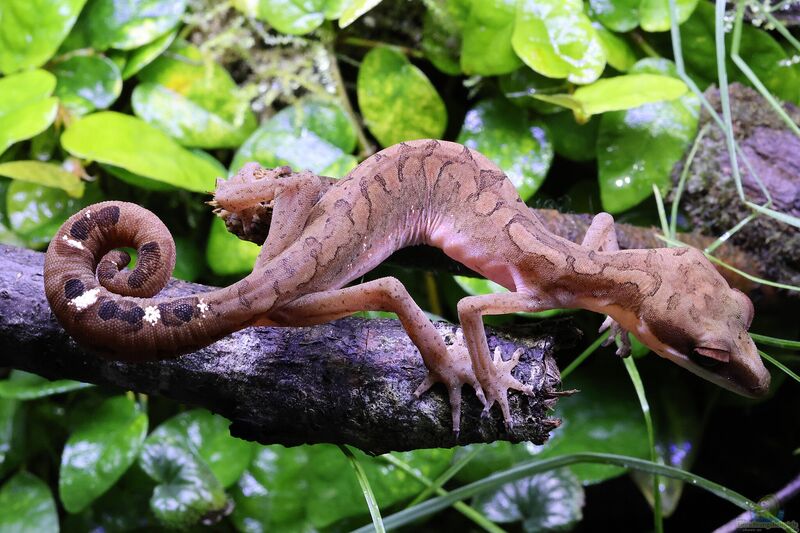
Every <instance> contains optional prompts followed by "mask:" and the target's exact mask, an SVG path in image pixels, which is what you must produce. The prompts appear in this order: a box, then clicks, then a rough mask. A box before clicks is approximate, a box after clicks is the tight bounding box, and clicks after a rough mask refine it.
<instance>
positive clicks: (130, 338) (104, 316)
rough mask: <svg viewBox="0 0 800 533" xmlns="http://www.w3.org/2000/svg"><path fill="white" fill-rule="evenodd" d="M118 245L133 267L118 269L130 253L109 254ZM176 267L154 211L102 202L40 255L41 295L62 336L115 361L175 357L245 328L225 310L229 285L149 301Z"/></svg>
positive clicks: (71, 223)
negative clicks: (127, 249)
mask: <svg viewBox="0 0 800 533" xmlns="http://www.w3.org/2000/svg"><path fill="white" fill-rule="evenodd" d="M120 247H134V248H136V249H137V252H138V260H137V264H136V268H134V269H133V270H122V269H124V267H125V266H126V265H127V264H128V262H129V261H130V256H129V255H128V254H127V253H125V252H123V251H120V250H115V248H120ZM174 267H175V243H174V241H173V240H172V235H170V232H169V230H168V229H167V227H166V226H165V225H164V224H163V223H162V222H161V221H160V220H159V219H158V218H157V217H156V216H155V215H154V214H152V213H151V212H149V211H147V210H146V209H144V208H142V207H139V206H138V205H136V204H131V203H127V202H102V203H99V204H94V205H91V206H89V207H87V208H85V209H82V210H81V211H79V212H78V213H76V214H75V215H73V216H72V217H70V218H69V220H67V221H66V222H65V223H64V225H63V226H61V228H60V229H59V230H58V233H56V235H55V237H54V238H53V240H52V242H51V243H50V246H49V248H48V249H47V255H46V257H45V263H44V286H45V293H46V295H47V300H48V301H49V302H50V307H51V308H52V309H53V313H55V315H56V317H57V318H58V321H59V322H60V323H61V325H62V326H63V327H64V329H65V330H66V331H67V333H69V334H70V335H71V336H72V337H73V338H74V339H75V340H76V341H77V342H78V343H79V344H81V345H83V346H86V347H87V348H90V349H93V350H95V351H97V352H99V353H100V354H101V355H104V356H106V357H110V358H113V359H123V360H130V361H146V360H153V359H165V358H169V357H173V356H176V355H179V354H181V353H186V352H189V351H193V350H196V349H198V348H201V347H203V346H206V345H208V344H210V343H211V342H213V341H215V340H217V339H219V338H220V337H222V336H224V335H226V334H228V333H231V332H233V331H236V330H238V329H240V328H241V327H244V326H245V325H246V324H244V322H245V321H244V320H240V321H238V322H237V321H236V318H235V317H234V316H232V314H226V312H225V311H226V310H225V309H224V307H225V306H226V304H227V303H228V301H229V300H230V294H231V290H230V289H231V288H228V289H220V290H217V291H213V292H209V293H202V294H198V295H193V296H187V297H179V298H165V299H153V298H151V297H152V296H155V295H156V294H157V293H158V292H159V291H161V289H163V288H164V286H165V285H166V284H167V282H168V281H169V279H170V276H171V275H172V270H173V268H174ZM233 294H234V295H235V294H236V292H235V291H234V292H233ZM240 318H241V317H240Z"/></svg>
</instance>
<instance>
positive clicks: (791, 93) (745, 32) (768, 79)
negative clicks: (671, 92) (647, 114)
mask: <svg viewBox="0 0 800 533" xmlns="http://www.w3.org/2000/svg"><path fill="white" fill-rule="evenodd" d="M714 19H715V17H714V6H713V5H712V4H706V2H701V3H699V4H698V5H697V9H695V11H694V13H693V14H692V16H691V17H689V20H687V21H686V22H685V23H684V24H683V25H681V37H682V39H683V43H684V49H686V50H692V53H691V54H686V55H685V60H686V70H687V72H689V74H690V75H691V76H692V78H694V79H695V80H697V81H698V85H699V86H700V88H701V89H705V88H706V87H707V86H709V85H710V84H712V83H716V81H717V60H716V52H715V51H716V44H715V42H714V41H715V37H714ZM731 39H732V36H731V35H730V34H728V35H726V38H725V47H726V50H728V51H730V49H731ZM739 55H740V56H741V57H742V58H743V59H744V60H745V61H746V62H747V64H748V65H749V66H750V68H751V69H752V70H753V72H754V73H755V74H756V76H758V78H759V79H760V80H761V82H762V83H763V84H764V86H765V87H766V88H767V89H769V90H770V92H772V94H774V95H775V96H777V97H778V98H781V99H783V100H788V101H792V102H799V101H800V79H798V69H792V68H787V67H785V66H782V64H785V63H786V62H787V60H789V56H788V54H787V53H786V51H785V50H784V49H783V48H782V47H781V45H780V44H778V42H777V41H776V40H775V39H773V38H772V36H770V35H769V34H768V33H767V32H765V31H763V30H759V29H757V28H754V27H753V26H751V25H749V24H745V25H744V26H743V27H742V38H741V42H740V50H739ZM725 65H726V69H727V72H728V81H729V82H734V81H738V82H740V83H744V84H746V85H748V86H752V83H750V81H749V80H748V79H747V77H746V76H745V75H744V74H743V73H742V72H741V71H740V70H739V68H738V67H737V66H736V65H735V64H734V63H733V60H731V58H730V55H729V54H728V55H727V56H726V61H725Z"/></svg>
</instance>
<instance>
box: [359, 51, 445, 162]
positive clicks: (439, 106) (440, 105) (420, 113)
mask: <svg viewBox="0 0 800 533" xmlns="http://www.w3.org/2000/svg"><path fill="white" fill-rule="evenodd" d="M357 92H358V105H359V107H360V108H361V113H362V115H363V116H364V121H365V122H366V124H367V127H368V128H369V130H370V131H371V132H372V134H373V135H374V136H375V138H376V139H378V141H379V142H380V143H381V145H382V146H390V145H392V144H396V143H399V142H402V141H408V140H412V139H422V138H439V137H441V136H442V134H443V133H444V130H445V127H446V126H447V110H446V109H445V106H444V102H443V101H442V98H441V97H440V96H439V93H437V92H436V88H435V87H434V86H433V84H431V82H430V80H429V79H428V78H427V76H425V74H424V73H423V72H422V71H421V70H420V69H418V68H417V67H416V66H414V65H412V64H411V63H410V62H409V61H408V59H407V58H406V57H405V56H404V55H403V54H401V53H400V52H398V51H397V50H394V49H392V48H388V47H380V48H373V49H372V50H371V51H370V52H369V53H368V54H367V55H366V56H365V57H364V61H363V62H362V63H361V68H360V69H359V71H358V81H357Z"/></svg>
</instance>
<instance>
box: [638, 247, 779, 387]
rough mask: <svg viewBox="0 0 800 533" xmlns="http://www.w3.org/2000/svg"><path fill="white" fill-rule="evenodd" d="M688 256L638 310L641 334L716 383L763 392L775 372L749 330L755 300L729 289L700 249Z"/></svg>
mask: <svg viewBox="0 0 800 533" xmlns="http://www.w3.org/2000/svg"><path fill="white" fill-rule="evenodd" d="M685 255H686V257H685V258H681V259H685V260H682V261H680V264H678V265H676V266H673V268H672V269H665V270H664V271H663V272H664V274H663V276H664V283H662V286H661V289H660V290H659V291H658V292H657V294H656V295H654V297H653V298H651V299H650V302H649V303H647V304H645V305H643V307H642V309H641V312H640V313H639V317H638V318H639V323H638V326H637V328H636V330H634V331H635V334H636V336H637V337H638V338H639V340H641V341H642V342H643V343H644V344H646V345H647V346H648V347H649V348H651V349H652V350H653V351H655V352H656V353H657V354H659V355H660V356H662V357H665V358H667V359H669V360H670V361H672V362H674V363H676V364H678V365H680V366H682V367H684V368H686V369H688V370H689V371H691V372H693V373H694V374H697V375H698V376H700V377H702V378H704V379H707V380H708V381H711V382H712V383H715V384H717V385H720V386H721V387H724V388H726V389H728V390H731V391H733V392H736V393H738V394H741V395H743V396H748V397H751V398H757V397H761V396H763V395H764V394H766V393H767V391H768V390H769V383H770V374H769V372H768V371H767V369H766V368H765V367H764V363H763V362H762V361H761V357H760V356H759V354H758V351H757V350H756V346H755V344H754V343H753V339H752V338H750V335H749V334H748V333H747V330H748V329H749V328H750V323H751V322H752V320H753V303H752V302H751V301H750V298H748V297H747V296H746V295H745V294H744V293H743V292H741V291H739V290H737V289H732V288H730V287H729V286H728V283H727V282H726V281H725V280H724V278H723V277H722V276H721V275H720V274H719V272H717V270H716V269H715V268H714V266H713V265H712V264H711V263H710V262H709V261H708V260H707V259H706V258H705V257H704V256H703V255H702V254H701V253H700V252H698V251H696V250H691V251H690V252H689V253H686V254H685ZM668 288H669V289H668Z"/></svg>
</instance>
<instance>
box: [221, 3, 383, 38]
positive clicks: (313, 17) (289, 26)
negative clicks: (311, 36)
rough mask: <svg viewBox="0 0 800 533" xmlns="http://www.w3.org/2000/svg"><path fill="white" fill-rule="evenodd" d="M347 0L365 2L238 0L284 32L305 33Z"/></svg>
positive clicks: (240, 5)
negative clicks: (250, 0) (255, 0)
mask: <svg viewBox="0 0 800 533" xmlns="http://www.w3.org/2000/svg"><path fill="white" fill-rule="evenodd" d="M348 3H349V4H350V5H351V6H352V5H353V4H364V2H363V1H354V0H345V1H343V0H257V4H256V3H255V2H237V3H236V4H237V9H239V10H240V11H244V12H245V13H249V14H250V15H251V16H255V17H256V18H259V19H261V20H265V21H267V22H268V23H269V25H270V26H272V27H273V28H275V29H276V30H278V31H279V32H281V33H288V34H291V35H303V34H305V33H309V32H311V31H314V30H316V29H317V28H319V27H320V26H321V25H322V23H323V22H325V19H326V18H327V19H334V18H338V16H339V14H340V13H341V11H342V9H344V5H345V4H348ZM375 3H377V2H375ZM373 5H374V4H373ZM370 7H372V6H370ZM367 9H369V8H367ZM340 23H341V22H340Z"/></svg>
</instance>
